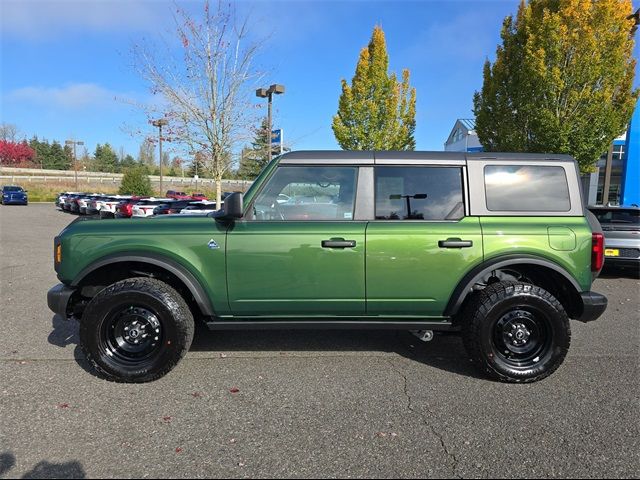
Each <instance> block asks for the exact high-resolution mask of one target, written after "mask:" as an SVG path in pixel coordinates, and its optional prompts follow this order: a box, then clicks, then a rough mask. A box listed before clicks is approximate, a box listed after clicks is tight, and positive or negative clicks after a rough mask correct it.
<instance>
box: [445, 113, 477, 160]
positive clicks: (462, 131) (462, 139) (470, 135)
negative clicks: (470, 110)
mask: <svg viewBox="0 0 640 480" xmlns="http://www.w3.org/2000/svg"><path fill="white" fill-rule="evenodd" d="M444 149H445V151H446V152H481V151H482V145H480V141H479V140H478V135H477V134H476V121H475V120H474V119H472V118H459V119H458V120H456V124H455V125H454V126H453V130H451V133H450V134H449V138H448V139H447V141H446V142H445V143H444Z"/></svg>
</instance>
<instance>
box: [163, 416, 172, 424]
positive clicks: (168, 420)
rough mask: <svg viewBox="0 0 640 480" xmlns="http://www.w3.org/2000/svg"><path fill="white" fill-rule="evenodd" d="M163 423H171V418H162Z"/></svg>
mask: <svg viewBox="0 0 640 480" xmlns="http://www.w3.org/2000/svg"><path fill="white" fill-rule="evenodd" d="M162 421H163V422H167V423H169V422H170V421H171V417H162Z"/></svg>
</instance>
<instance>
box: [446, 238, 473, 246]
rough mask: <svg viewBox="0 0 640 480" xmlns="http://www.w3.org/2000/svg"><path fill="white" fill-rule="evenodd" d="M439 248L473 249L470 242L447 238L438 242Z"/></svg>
mask: <svg viewBox="0 0 640 480" xmlns="http://www.w3.org/2000/svg"><path fill="white" fill-rule="evenodd" d="M438 246H439V247H440V248H469V247H473V242H472V241H471V240H460V239H459V238H447V239H446V240H440V241H439V242H438Z"/></svg>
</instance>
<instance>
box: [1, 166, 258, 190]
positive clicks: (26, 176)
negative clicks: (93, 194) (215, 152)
mask: <svg viewBox="0 0 640 480" xmlns="http://www.w3.org/2000/svg"><path fill="white" fill-rule="evenodd" d="M75 175H76V172H75V171H73V170H42V169H38V168H9V167H2V169H1V170H0V182H2V183H32V182H46V183H68V182H70V181H72V182H73V181H75ZM122 177H123V174H122V173H104V172H85V171H82V172H80V171H79V172H78V182H79V183H83V184H90V185H101V184H105V185H108V184H111V185H119V184H120V182H121V181H122ZM149 180H151V183H152V184H154V185H156V184H158V185H159V184H160V176H159V175H149ZM162 183H163V186H164V185H166V186H167V187H174V186H178V187H189V188H196V187H197V188H209V189H211V188H215V185H216V181H215V180H213V179H211V178H199V179H197V180H196V179H195V178H192V177H167V176H164V175H163V176H162ZM251 183H253V182H251V181H250V180H222V188H223V189H224V190H242V191H244V190H246V189H247V188H249V186H250V185H251Z"/></svg>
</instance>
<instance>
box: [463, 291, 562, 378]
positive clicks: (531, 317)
mask: <svg viewBox="0 0 640 480" xmlns="http://www.w3.org/2000/svg"><path fill="white" fill-rule="evenodd" d="M462 321H463V322H464V323H463V339H464V343H465V347H466V350H467V352H468V353H469V356H470V358H471V360H472V361H474V363H476V364H477V365H478V366H479V367H480V368H481V369H482V371H483V372H485V373H487V374H488V375H489V376H491V377H493V378H495V379H497V380H500V381H505V382H515V383H526V382H534V381H537V380H541V379H543V378H545V377H547V376H549V375H551V374H552V373H553V372H554V371H555V370H556V369H557V368H558V367H559V366H560V365H561V364H562V362H563V361H564V358H565V356H566V354H567V351H568V350H569V345H570V343H571V331H570V328H569V319H568V317H567V314H566V312H565V311H564V308H563V307H562V304H560V302H559V301H558V300H557V299H556V298H555V297H554V296H553V295H551V294H550V293H549V292H547V291H546V290H544V289H542V288H540V287H537V286H534V285H530V284H524V283H518V282H498V283H494V284H492V285H490V286H488V287H486V288H485V289H484V290H482V291H480V292H478V293H476V297H475V298H474V299H473V300H472V301H471V302H470V304H469V305H468V306H467V309H466V310H465V315H464V318H463V319H462Z"/></svg>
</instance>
